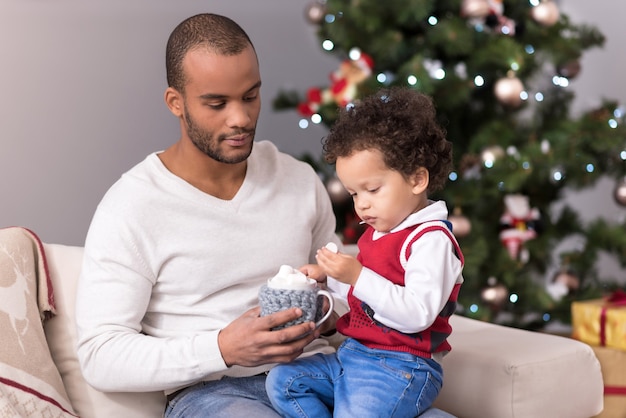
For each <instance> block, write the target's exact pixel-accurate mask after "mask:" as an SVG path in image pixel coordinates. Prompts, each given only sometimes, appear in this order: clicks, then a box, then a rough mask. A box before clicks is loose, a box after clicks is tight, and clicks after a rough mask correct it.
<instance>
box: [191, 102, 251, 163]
mask: <svg viewBox="0 0 626 418" xmlns="http://www.w3.org/2000/svg"><path fill="white" fill-rule="evenodd" d="M185 121H186V122H187V135H188V136H189V139H191V142H192V143H193V144H194V145H195V146H196V148H198V149H199V150H200V151H202V152H203V153H204V154H206V155H207V156H209V157H210V158H212V159H214V160H215V161H219V162H220V163H225V164H237V163H240V162H243V161H245V160H247V159H248V157H249V156H250V153H251V152H252V147H250V148H249V149H248V150H247V152H246V153H244V154H237V155H235V156H233V157H227V156H226V155H224V154H223V153H222V152H221V151H220V149H219V146H218V145H219V143H220V142H221V141H222V140H223V139H225V138H226V135H220V136H218V137H217V138H215V137H214V136H213V133H211V132H209V131H206V130H204V129H202V128H200V127H199V126H198V124H197V123H195V122H194V120H193V119H192V117H191V116H190V115H189V112H185ZM242 133H245V134H248V135H251V136H252V138H254V130H249V131H244V130H240V131H238V132H234V133H232V134H231V135H238V134H242Z"/></svg>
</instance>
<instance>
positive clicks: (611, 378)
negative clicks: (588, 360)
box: [592, 346, 626, 418]
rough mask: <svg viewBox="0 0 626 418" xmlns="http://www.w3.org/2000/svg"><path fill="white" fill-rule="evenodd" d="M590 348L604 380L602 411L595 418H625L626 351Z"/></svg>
mask: <svg viewBox="0 0 626 418" xmlns="http://www.w3.org/2000/svg"><path fill="white" fill-rule="evenodd" d="M592 348H593V351H594V353H595V354H596V357H597V358H598V360H599V361H600V368H601V369H602V379H603V380H604V409H603V410H602V413H601V414H600V415H596V417H595V418H626V351H621V350H615V349H613V348H606V347H597V346H596V347H592Z"/></svg>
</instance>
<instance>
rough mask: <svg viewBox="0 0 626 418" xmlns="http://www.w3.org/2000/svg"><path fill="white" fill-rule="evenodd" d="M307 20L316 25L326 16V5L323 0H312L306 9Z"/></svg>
mask: <svg viewBox="0 0 626 418" xmlns="http://www.w3.org/2000/svg"><path fill="white" fill-rule="evenodd" d="M304 14H305V17H306V20H307V21H308V22H309V23H311V24H314V25H319V24H320V23H322V20H324V16H326V5H325V4H324V3H322V2H321V1H312V2H311V3H309V4H308V6H307V7H306V10H305V13H304Z"/></svg>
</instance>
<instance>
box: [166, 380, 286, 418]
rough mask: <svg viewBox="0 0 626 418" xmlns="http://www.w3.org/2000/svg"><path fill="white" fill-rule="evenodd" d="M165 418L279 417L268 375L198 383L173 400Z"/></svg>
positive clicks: (167, 408) (169, 403) (168, 406)
mask: <svg viewBox="0 0 626 418" xmlns="http://www.w3.org/2000/svg"><path fill="white" fill-rule="evenodd" d="M164 417H165V418H202V417H211V418H219V417H222V418H235V417H242V418H257V417H258V418H278V417H279V415H278V414H277V413H276V411H274V409H272V405H271V404H270V401H269V399H268V398H267V393H266V392H265V374H263V375H259V376H251V377H237V378H231V377H224V378H223V379H221V380H214V381H209V382H200V383H196V384H195V385H193V386H190V387H188V388H186V389H184V390H182V391H181V392H180V393H178V394H177V395H176V396H175V397H174V399H172V400H170V401H169V402H168V404H167V407H166V409H165V414H164Z"/></svg>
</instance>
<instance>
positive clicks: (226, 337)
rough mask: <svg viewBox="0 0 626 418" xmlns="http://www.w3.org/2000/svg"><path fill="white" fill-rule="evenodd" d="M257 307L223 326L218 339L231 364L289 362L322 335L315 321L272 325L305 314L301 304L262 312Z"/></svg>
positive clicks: (250, 364)
mask: <svg viewBox="0 0 626 418" xmlns="http://www.w3.org/2000/svg"><path fill="white" fill-rule="evenodd" d="M260 313H261V308H260V307H258V306H257V307H255V308H252V309H250V310H249V311H247V312H246V313H244V314H243V315H242V316H240V317H239V318H237V319H235V320H234V321H233V322H231V323H230V324H228V326H226V328H224V329H222V330H221V331H220V333H219V335H218V337H217V343H218V345H219V348H220V352H221V353H222V358H223V359H224V362H225V363H226V365H227V366H234V365H239V366H246V367H253V366H259V365H262V364H267V363H286V362H289V361H292V360H294V359H295V358H296V357H298V356H299V355H300V354H302V352H303V350H304V347H305V346H306V345H307V344H309V343H310V342H311V341H313V340H314V339H316V338H317V337H319V334H320V331H319V330H315V324H314V323H313V322H305V323H303V324H298V325H294V326H291V327H289V328H285V329H280V330H276V331H272V330H271V329H272V328H274V327H277V326H280V325H282V324H285V323H287V322H289V321H292V320H294V319H296V318H299V317H300V316H302V311H301V310H300V309H298V308H292V309H287V310H285V311H281V312H276V313H273V314H271V315H267V316H263V317H261V316H259V315H260Z"/></svg>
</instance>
